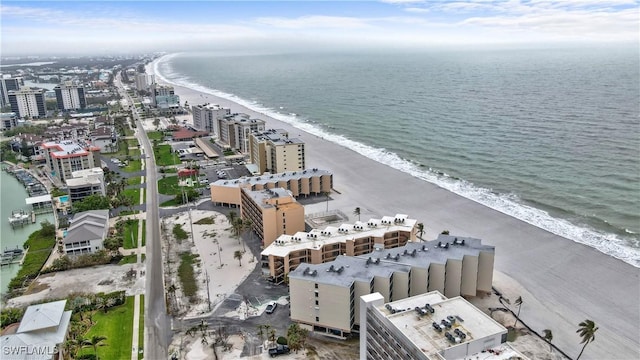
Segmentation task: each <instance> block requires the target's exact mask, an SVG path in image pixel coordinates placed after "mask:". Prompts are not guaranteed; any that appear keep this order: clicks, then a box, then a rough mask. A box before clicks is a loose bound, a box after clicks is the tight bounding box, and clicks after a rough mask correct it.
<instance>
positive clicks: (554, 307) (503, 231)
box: [147, 64, 640, 359]
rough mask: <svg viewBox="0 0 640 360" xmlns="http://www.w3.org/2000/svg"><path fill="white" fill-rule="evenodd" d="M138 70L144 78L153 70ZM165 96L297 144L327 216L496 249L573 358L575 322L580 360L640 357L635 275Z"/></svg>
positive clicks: (556, 239) (542, 235)
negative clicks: (317, 179)
mask: <svg viewBox="0 0 640 360" xmlns="http://www.w3.org/2000/svg"><path fill="white" fill-rule="evenodd" d="M147 69H148V70H147V71H148V72H153V65H152V64H151V66H148V67H147ZM175 90H176V93H177V94H178V95H179V96H180V98H181V99H180V101H181V102H184V101H185V100H187V101H188V102H189V104H200V103H204V102H205V101H206V102H210V103H217V104H220V105H222V106H225V107H230V108H231V109H232V112H244V113H247V114H249V115H251V116H252V117H254V118H260V119H263V120H265V121H266V122H267V127H270V128H282V129H285V130H287V131H289V132H290V133H291V134H293V136H297V137H300V138H301V139H302V140H303V141H305V142H306V145H307V146H306V149H307V154H306V155H307V164H308V167H317V168H322V169H328V170H331V171H333V173H334V187H335V188H336V190H338V191H339V192H340V193H341V194H337V193H332V194H331V197H332V199H333V200H332V201H330V202H329V208H330V209H339V210H342V211H343V212H344V213H345V214H351V213H352V212H353V209H354V208H355V207H360V208H361V209H362V218H363V219H367V218H368V216H374V215H375V216H381V215H394V214H396V213H403V214H408V215H409V216H410V217H412V218H416V219H418V220H419V221H420V222H423V223H424V224H425V230H426V234H425V236H424V237H425V238H429V237H435V236H436V235H437V233H439V232H440V231H442V230H444V229H447V230H450V231H451V234H458V235H461V236H472V237H477V238H481V239H483V241H484V242H485V243H487V244H490V245H494V246H496V261H495V269H496V270H497V271H500V272H502V273H504V274H506V275H508V276H509V277H510V278H512V279H513V280H514V281H515V282H517V283H519V286H522V288H523V289H526V291H527V294H530V295H527V296H525V295H524V294H523V295H522V296H523V300H524V301H525V303H527V304H530V305H527V307H526V309H527V311H526V313H523V314H522V315H523V316H524V317H525V320H526V321H527V322H528V323H529V324H530V325H531V326H533V327H534V328H535V329H537V330H539V331H541V330H542V329H545V328H550V329H552V330H553V333H554V343H555V344H557V345H558V346H560V347H561V348H562V349H564V350H565V351H567V352H568V353H570V354H573V356H577V354H578V352H579V351H580V345H579V342H580V338H579V336H578V335H577V334H576V329H577V327H578V326H577V324H578V323H579V322H581V321H583V320H584V319H592V320H594V321H595V322H596V323H597V325H598V326H599V327H600V330H598V333H597V336H596V341H595V342H593V343H591V344H590V345H589V346H588V348H587V350H586V351H585V353H584V355H583V359H611V358H616V359H638V358H640V341H639V339H640V337H639V334H640V301H639V297H638V296H639V294H640V271H639V269H638V268H635V267H633V266H631V265H629V264H627V263H624V262H623V261H620V260H618V259H615V258H613V257H610V256H607V255H604V254H602V253H600V252H598V251H596V250H595V249H593V248H590V247H588V246H585V245H581V244H578V243H575V242H573V241H571V240H568V239H565V238H563V237H560V236H557V235H554V234H551V233H549V232H547V231H545V230H542V229H540V228H538V227H535V226H533V225H530V224H527V223H525V222H522V221H520V220H517V219H515V218H513V217H511V216H508V215H505V214H503V213H500V212H498V211H495V210H492V209H490V208H487V207H485V206H483V205H480V204H478V203H476V202H474V201H471V200H469V199H466V198H463V197H461V196H458V195H456V194H453V193H451V192H449V191H447V190H444V189H442V188H440V187H438V186H436V185H433V184H431V183H428V182H425V181H423V180H420V179H417V178H415V177H413V176H411V175H409V174H406V173H403V172H401V171H399V170H395V169H392V168H390V167H388V166H386V165H383V164H381V163H378V162H376V161H373V160H371V159H368V158H366V157H364V156H362V155H360V154H358V153H356V152H355V151H353V150H351V149H347V148H345V147H342V146H340V145H336V144H334V143H330V142H328V141H325V140H323V139H320V138H318V137H316V136H314V135H311V134H308V133H305V132H304V131H302V130H300V129H297V128H294V127H293V126H291V125H289V124H286V123H283V122H280V121H277V120H275V119H272V118H270V117H267V116H265V115H264V114H260V113H257V112H255V111H251V110H249V109H247V108H245V107H242V106H240V105H238V104H236V103H233V102H231V101H228V100H225V99H221V98H216V97H215V96H213V95H210V94H202V93H199V92H196V91H194V90H192V89H189V88H184V87H179V86H176V87H175ZM327 105H328V106H330V104H327ZM325 206H326V204H324V202H321V203H319V204H316V205H314V206H308V207H306V208H305V211H306V212H307V213H311V212H317V211H323V210H324V209H325ZM494 285H495V286H496V287H498V288H500V284H499V283H497V282H496V283H494ZM529 297H532V298H529ZM523 311H524V309H523Z"/></svg>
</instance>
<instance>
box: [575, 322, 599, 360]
mask: <svg viewBox="0 0 640 360" xmlns="http://www.w3.org/2000/svg"><path fill="white" fill-rule="evenodd" d="M578 326H579V328H578V330H577V331H576V332H577V333H579V334H580V337H581V338H582V341H581V342H580V344H584V346H582V350H580V354H578V357H577V358H576V360H578V359H580V356H582V353H583V352H584V349H585V348H586V347H587V345H589V343H590V342H592V341H594V340H595V339H596V331H598V327H597V326H596V323H594V322H593V320H589V319H587V320H584V321H583V322H581V323H580V324H578Z"/></svg>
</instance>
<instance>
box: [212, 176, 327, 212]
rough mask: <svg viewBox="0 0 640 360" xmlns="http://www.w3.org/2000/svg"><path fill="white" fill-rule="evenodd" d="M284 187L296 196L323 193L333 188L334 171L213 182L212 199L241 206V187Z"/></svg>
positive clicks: (250, 188) (255, 188) (224, 203)
mask: <svg viewBox="0 0 640 360" xmlns="http://www.w3.org/2000/svg"><path fill="white" fill-rule="evenodd" d="M278 187H280V188H284V189H287V190H289V191H290V192H291V195H293V196H294V197H296V198H297V197H299V196H309V195H321V194H323V193H326V192H331V189H333V173H331V172H330V171H328V170H320V169H307V170H303V171H292V172H285V173H279V174H264V175H260V176H252V177H248V178H240V179H234V180H217V181H216V182H213V183H211V186H210V188H211V201H212V202H213V203H214V204H216V205H227V206H240V202H241V197H240V189H247V190H253V191H258V190H263V189H274V188H278Z"/></svg>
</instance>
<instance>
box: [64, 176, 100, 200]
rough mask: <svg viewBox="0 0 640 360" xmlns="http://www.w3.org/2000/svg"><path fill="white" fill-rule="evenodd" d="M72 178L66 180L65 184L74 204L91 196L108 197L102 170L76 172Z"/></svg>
mask: <svg viewBox="0 0 640 360" xmlns="http://www.w3.org/2000/svg"><path fill="white" fill-rule="evenodd" d="M71 176H72V178H70V179H66V180H65V183H66V185H67V191H68V192H69V199H70V200H71V203H72V204H73V202H75V201H80V200H82V199H84V198H86V197H87V196H90V195H102V196H105V195H106V192H105V187H104V171H103V170H102V168H100V167H95V168H91V169H85V170H78V171H74V172H72V173H71Z"/></svg>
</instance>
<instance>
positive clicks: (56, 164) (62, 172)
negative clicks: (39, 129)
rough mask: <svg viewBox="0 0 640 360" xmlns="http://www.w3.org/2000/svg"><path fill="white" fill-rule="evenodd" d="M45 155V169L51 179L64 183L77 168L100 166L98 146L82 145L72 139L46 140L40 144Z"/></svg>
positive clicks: (71, 176)
mask: <svg viewBox="0 0 640 360" xmlns="http://www.w3.org/2000/svg"><path fill="white" fill-rule="evenodd" d="M42 148H43V149H44V151H45V153H46V155H45V160H46V164H47V166H46V167H47V170H48V171H49V175H50V176H51V178H52V179H54V180H57V182H60V183H64V182H65V181H66V180H67V179H71V178H73V175H72V173H73V172H74V171H78V170H85V169H91V168H94V167H99V166H100V158H99V156H98V155H99V154H100V148H97V147H95V146H88V147H83V146H80V145H79V144H78V143H76V142H73V141H70V140H69V141H61V142H46V143H44V144H42Z"/></svg>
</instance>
